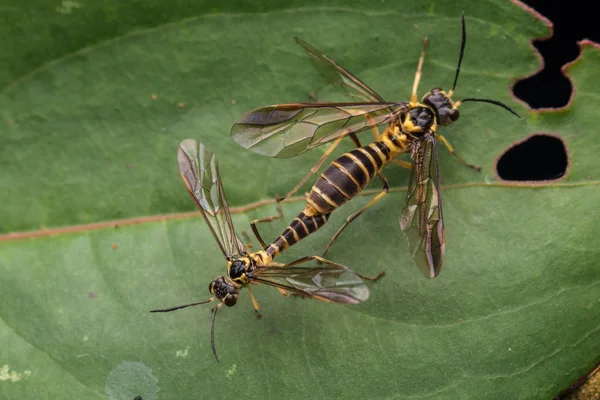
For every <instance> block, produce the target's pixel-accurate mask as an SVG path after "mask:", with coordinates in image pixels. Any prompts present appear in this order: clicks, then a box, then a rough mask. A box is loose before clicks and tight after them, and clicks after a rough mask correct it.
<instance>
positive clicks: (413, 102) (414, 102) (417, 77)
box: [410, 38, 428, 107]
mask: <svg viewBox="0 0 600 400" xmlns="http://www.w3.org/2000/svg"><path fill="white" fill-rule="evenodd" d="M427 42H428V40H427V38H425V39H423V48H422V49H421V56H420V57H419V64H418V65H417V72H416V73H415V81H414V82H413V88H412V94H411V95H410V105H411V106H413V107H414V106H416V105H417V89H418V88H419V82H420V81H421V71H422V70H423V61H424V60H425V48H426V47H427Z"/></svg>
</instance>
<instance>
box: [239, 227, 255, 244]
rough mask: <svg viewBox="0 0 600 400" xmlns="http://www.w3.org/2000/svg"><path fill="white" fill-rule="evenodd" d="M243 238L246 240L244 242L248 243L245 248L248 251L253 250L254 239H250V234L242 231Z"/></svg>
mask: <svg viewBox="0 0 600 400" xmlns="http://www.w3.org/2000/svg"><path fill="white" fill-rule="evenodd" d="M242 237H243V238H244V240H245V241H246V243H244V246H245V247H246V248H248V249H251V248H252V247H254V246H252V238H251V237H250V235H248V232H246V231H245V230H243V231H242Z"/></svg>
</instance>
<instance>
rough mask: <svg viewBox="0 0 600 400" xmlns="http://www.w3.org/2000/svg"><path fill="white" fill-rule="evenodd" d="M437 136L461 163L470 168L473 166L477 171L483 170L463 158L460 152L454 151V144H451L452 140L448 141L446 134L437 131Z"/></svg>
mask: <svg viewBox="0 0 600 400" xmlns="http://www.w3.org/2000/svg"><path fill="white" fill-rule="evenodd" d="M435 138H436V139H437V140H440V141H441V142H442V143H444V146H446V148H447V149H448V151H449V152H450V154H452V155H453V156H454V157H455V158H456V159H457V160H458V161H460V163H461V164H463V165H465V166H467V167H469V168H473V169H474V170H475V171H477V172H480V171H481V167H480V166H478V165H473V164H469V163H467V162H466V161H465V160H463V159H462V158H461V157H460V156H459V155H458V154H456V152H455V151H454V147H452V145H451V144H450V142H448V139H446V138H445V137H444V136H442V135H439V134H437V133H436V135H435Z"/></svg>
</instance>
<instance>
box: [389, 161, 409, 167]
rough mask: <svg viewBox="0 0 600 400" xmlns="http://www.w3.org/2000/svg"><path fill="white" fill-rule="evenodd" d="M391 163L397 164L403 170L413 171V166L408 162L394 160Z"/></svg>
mask: <svg viewBox="0 0 600 400" xmlns="http://www.w3.org/2000/svg"><path fill="white" fill-rule="evenodd" d="M391 163H392V164H396V165H397V166H399V167H402V168H407V169H412V164H411V163H409V162H408V161H403V160H392V161H391Z"/></svg>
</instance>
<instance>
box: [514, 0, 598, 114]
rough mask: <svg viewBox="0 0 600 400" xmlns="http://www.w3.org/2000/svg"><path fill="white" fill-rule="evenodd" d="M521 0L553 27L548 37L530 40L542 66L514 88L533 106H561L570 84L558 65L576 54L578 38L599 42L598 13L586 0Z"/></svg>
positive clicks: (569, 91) (569, 94)
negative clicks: (567, 1)
mask: <svg viewBox="0 0 600 400" xmlns="http://www.w3.org/2000/svg"><path fill="white" fill-rule="evenodd" d="M524 3H526V4H527V5H529V6H530V7H532V8H533V9H535V10H536V11H537V12H539V13H540V14H541V15H543V16H545V17H546V18H548V19H549V20H550V21H552V23H553V24H554V29H553V31H552V36H551V37H548V38H544V39H540V40H534V42H533V44H534V46H535V47H536V48H537V49H538V50H539V52H540V54H541V56H542V57H543V59H544V65H543V66H542V67H543V69H541V70H540V71H538V72H537V73H535V74H534V75H533V76H530V77H528V78H525V79H523V80H521V81H519V82H517V83H516V84H515V85H514V87H513V92H514V94H515V96H517V97H518V98H520V99H522V100H524V101H525V102H526V103H527V104H529V106H530V107H532V108H546V107H564V106H566V105H567V103H568V102H569V98H570V97H571V91H572V90H573V88H572V87H571V82H570V81H569V79H567V78H566V77H565V76H564V75H563V73H562V71H561V67H562V66H564V65H565V64H566V63H568V62H571V61H573V60H574V59H575V58H576V57H577V56H578V55H579V49H578V47H577V41H579V40H582V39H586V38H587V39H590V40H593V41H595V42H600V30H599V29H598V23H597V22H598V21H597V14H596V13H594V12H586V11H585V10H586V9H587V8H586V7H587V6H588V3H586V2H582V1H579V2H578V1H575V2H572V1H571V2H569V3H568V4H569V6H565V2H564V1H557V0H524ZM582 10H583V11H582Z"/></svg>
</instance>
